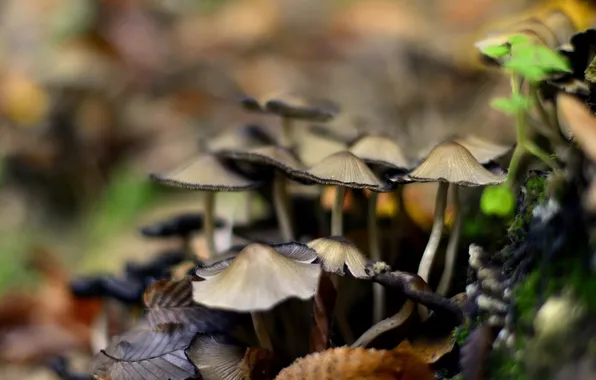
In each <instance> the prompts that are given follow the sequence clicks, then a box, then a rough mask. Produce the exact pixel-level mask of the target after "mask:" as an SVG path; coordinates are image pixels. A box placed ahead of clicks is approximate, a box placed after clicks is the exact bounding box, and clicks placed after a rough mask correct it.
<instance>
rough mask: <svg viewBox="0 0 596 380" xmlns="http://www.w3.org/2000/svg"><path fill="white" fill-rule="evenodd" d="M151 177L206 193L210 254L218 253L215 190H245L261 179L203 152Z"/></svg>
mask: <svg viewBox="0 0 596 380" xmlns="http://www.w3.org/2000/svg"><path fill="white" fill-rule="evenodd" d="M151 178H152V179H154V180H155V181H157V182H160V183H162V184H164V185H168V186H173V187H179V188H184V189H189V190H200V191H204V192H205V210H204V217H205V236H206V239H207V247H208V249H209V255H210V257H213V256H215V254H217V249H216V247H215V239H214V234H215V215H214V213H215V192H218V191H244V190H250V189H253V188H255V187H257V186H258V185H259V182H257V181H253V180H250V179H248V178H245V177H242V176H241V175H240V174H237V173H235V172H233V171H231V170H230V169H228V168H227V167H225V166H224V165H223V164H222V163H221V162H220V161H219V160H218V159H217V158H216V157H214V156H212V155H203V156H200V157H199V158H197V159H195V160H193V161H191V162H190V163H189V164H186V165H184V166H182V167H180V168H178V169H175V170H173V171H172V172H170V173H166V174H151Z"/></svg>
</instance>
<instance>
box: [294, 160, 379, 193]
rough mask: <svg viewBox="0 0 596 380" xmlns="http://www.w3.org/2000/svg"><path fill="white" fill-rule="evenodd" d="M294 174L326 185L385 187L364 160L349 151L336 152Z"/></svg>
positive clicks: (373, 188) (357, 187) (360, 187)
mask: <svg viewBox="0 0 596 380" xmlns="http://www.w3.org/2000/svg"><path fill="white" fill-rule="evenodd" d="M293 174H294V175H295V176H297V177H303V178H306V179H308V180H311V181H313V182H317V183H321V184H324V185H336V186H343V187H350V188H354V189H371V190H375V189H376V190H381V189H382V188H383V187H384V184H383V183H382V182H381V180H379V178H377V176H376V175H375V174H374V173H373V172H372V170H370V168H369V167H368V166H367V165H366V163H365V162H364V161H362V160H361V159H359V158H358V157H356V156H355V155H354V154H353V153H350V152H347V151H342V152H337V153H334V154H332V155H330V156H327V157H325V158H324V159H323V160H322V161H321V162H319V163H318V164H317V165H315V166H313V167H311V168H310V169H308V170H306V171H302V172H295V173H293Z"/></svg>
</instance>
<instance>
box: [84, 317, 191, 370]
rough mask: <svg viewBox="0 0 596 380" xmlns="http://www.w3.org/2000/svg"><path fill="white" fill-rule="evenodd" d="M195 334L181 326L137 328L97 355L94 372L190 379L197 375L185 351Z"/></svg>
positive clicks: (121, 336) (116, 339) (118, 337)
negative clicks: (152, 328)
mask: <svg viewBox="0 0 596 380" xmlns="http://www.w3.org/2000/svg"><path fill="white" fill-rule="evenodd" d="M194 335H195V333H194V332H193V331H192V330H188V329H184V328H181V326H180V325H161V328H160V329H155V330H149V329H146V328H137V329H134V330H131V331H128V332H126V333H125V334H122V335H119V336H117V337H115V338H114V339H112V342H111V343H110V345H109V346H108V347H107V348H106V349H105V350H102V351H101V352H100V353H98V354H97V355H96V356H95V358H94V363H93V368H92V373H93V374H94V376H96V377H97V378H99V379H102V380H103V379H105V380H163V379H169V380H186V379H188V378H193V377H195V376H196V369H195V366H194V365H193V364H192V363H191V362H190V361H189V360H188V359H187V357H186V354H185V350H186V349H187V348H188V346H189V345H190V343H191V341H192V339H193V337H194Z"/></svg>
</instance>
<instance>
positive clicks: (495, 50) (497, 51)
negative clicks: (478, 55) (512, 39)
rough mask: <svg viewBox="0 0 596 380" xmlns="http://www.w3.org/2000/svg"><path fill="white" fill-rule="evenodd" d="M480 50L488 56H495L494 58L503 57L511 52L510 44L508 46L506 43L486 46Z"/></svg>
mask: <svg viewBox="0 0 596 380" xmlns="http://www.w3.org/2000/svg"><path fill="white" fill-rule="evenodd" d="M480 51H481V52H482V54H484V55H486V56H488V57H491V58H494V59H499V58H503V57H504V56H506V55H507V54H509V52H510V50H509V46H506V45H491V46H486V47H483V48H481V49H480Z"/></svg>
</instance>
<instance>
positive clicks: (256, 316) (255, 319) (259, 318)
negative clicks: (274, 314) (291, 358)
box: [250, 311, 273, 352]
mask: <svg viewBox="0 0 596 380" xmlns="http://www.w3.org/2000/svg"><path fill="white" fill-rule="evenodd" d="M250 316H251V318H252V325H253V327H254V329H255V334H256V335H257V338H258V339H259V345H260V346H261V347H262V348H266V349H268V350H269V351H271V352H273V344H272V343H271V337H269V333H268V332H267V328H266V327H265V320H264V318H263V313H262V312H259V311H253V312H252V313H250Z"/></svg>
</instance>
